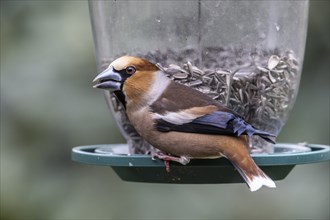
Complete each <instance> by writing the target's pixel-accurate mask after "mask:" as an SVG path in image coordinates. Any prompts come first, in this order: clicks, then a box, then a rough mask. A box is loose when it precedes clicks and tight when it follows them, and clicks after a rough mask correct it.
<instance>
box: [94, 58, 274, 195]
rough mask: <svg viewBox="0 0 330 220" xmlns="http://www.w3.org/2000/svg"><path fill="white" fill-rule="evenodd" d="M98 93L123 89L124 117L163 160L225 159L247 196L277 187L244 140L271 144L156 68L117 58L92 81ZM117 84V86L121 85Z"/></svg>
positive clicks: (234, 116)
mask: <svg viewBox="0 0 330 220" xmlns="http://www.w3.org/2000/svg"><path fill="white" fill-rule="evenodd" d="M94 82H96V83H97V84H96V85H95V86H94V87H96V88H103V89H109V90H112V91H117V90H122V92H123V94H124V96H125V99H126V113H127V116H128V118H129V120H130V122H131V123H132V125H133V126H134V128H135V129H136V131H137V132H138V133H139V134H140V135H141V136H142V137H143V138H144V139H145V140H147V141H148V142H149V143H150V144H151V145H153V146H154V147H156V148H158V149H160V150H161V151H163V152H166V153H169V154H170V156H168V155H165V156H164V155H156V156H158V157H159V158H161V159H164V160H167V161H168V160H170V161H176V162H179V163H182V164H187V163H189V161H190V159H194V158H205V159H206V158H218V157H221V156H224V157H226V158H228V159H229V160H230V161H231V162H232V164H233V165H234V166H235V167H236V168H237V170H238V171H239V172H240V174H241V175H242V177H243V178H244V179H245V181H246V183H247V184H248V185H249V187H250V190H251V191H255V190H258V189H259V188H260V187H262V186H263V185H265V186H268V187H272V188H273V187H275V183H274V182H273V181H272V180H271V179H270V178H269V177H268V176H267V175H266V174H264V172H263V171H262V170H261V169H260V168H259V167H258V166H257V165H256V164H255V163H254V161H253V159H252V158H251V156H250V152H249V147H248V141H247V140H248V138H247V137H248V136H251V135H259V136H261V137H262V138H264V139H265V140H268V141H270V142H272V139H271V138H272V137H273V136H272V135H271V134H269V133H267V132H264V131H260V130H257V129H255V128H253V127H252V126H251V125H249V124H248V123H246V122H245V121H244V120H243V119H241V118H240V117H239V115H238V114H236V113H235V112H233V111H231V110H230V109H228V108H227V107H225V106H223V105H221V104H220V103H218V102H216V101H214V100H213V99H211V98H210V97H208V96H207V95H205V94H203V93H201V92H199V91H197V90H194V89H192V88H190V87H187V86H184V85H181V84H178V83H176V82H173V81H171V80H170V79H169V78H167V77H166V76H165V75H164V73H162V72H161V71H160V70H159V69H158V68H157V67H156V66H155V65H154V64H152V63H150V62H149V61H146V60H143V59H140V58H136V57H128V56H125V57H121V58H119V59H117V60H115V61H114V62H113V63H111V64H110V66H109V68H108V69H107V70H106V71H105V72H103V73H101V74H100V75H99V76H97V77H96V78H95V80H94ZM119 85H121V86H119Z"/></svg>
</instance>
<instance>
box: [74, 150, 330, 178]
mask: <svg viewBox="0 0 330 220" xmlns="http://www.w3.org/2000/svg"><path fill="white" fill-rule="evenodd" d="M252 157H253V159H254V161H255V162H256V163H257V164H258V165H259V167H260V168H261V169H262V170H263V171H264V172H265V173H267V175H268V176H269V177H271V178H272V179H273V180H282V179H284V178H285V177H286V176H287V175H288V174H289V173H290V171H291V170H292V169H293V168H294V166H295V165H299V164H309V163H318V162H323V161H329V157H330V148H329V146H324V145H317V144H308V145H305V146H301V145H295V144H276V145H275V152H274V153H272V154H252ZM72 160H74V161H77V162H81V163H86V164H94V165H100V166H110V167H112V168H113V169H114V171H115V172H116V173H117V174H118V176H119V177H120V178H121V179H122V180H125V181H133V182H149V183H192V184H194V183H195V184H201V183H243V182H244V180H243V178H242V177H241V176H240V175H239V173H238V172H237V170H235V168H234V167H233V166H232V164H231V163H230V162H229V161H228V160H227V159H225V158H219V159H209V160H208V159H194V160H191V162H190V163H189V164H188V165H185V166H184V165H181V164H178V163H175V162H171V165H170V166H171V171H170V172H169V173H168V172H166V170H165V166H164V162H163V161H162V160H159V159H155V160H152V159H151V156H150V155H140V154H132V155H130V154H128V146H127V145H126V144H110V145H91V146H79V147H74V148H73V149H72Z"/></svg>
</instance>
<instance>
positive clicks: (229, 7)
mask: <svg viewBox="0 0 330 220" xmlns="http://www.w3.org/2000/svg"><path fill="white" fill-rule="evenodd" d="M89 8H90V15H91V22H92V28H93V36H94V43H95V50H96V59H97V67H98V72H101V71H102V70H104V69H106V68H107V67H108V65H109V64H110V63H111V62H112V61H113V60H114V59H116V58H118V57H120V56H122V55H132V56H138V57H141V58H145V59H147V60H149V61H151V62H153V63H155V64H156V65H157V66H158V67H159V69H161V70H162V71H163V72H165V73H166V74H167V76H168V77H169V78H170V79H172V80H174V81H176V82H179V83H182V84H184V85H186V86H189V87H192V88H194V89H196V90H199V91H201V92H203V93H205V94H207V95H208V96H210V97H212V98H213V99H214V100H216V101H218V102H220V103H222V104H224V105H226V106H228V107H229V108H231V109H233V110H234V111H235V112H237V113H238V114H240V115H241V116H242V117H243V118H244V120H246V121H247V122H249V123H250V124H252V125H253V126H254V127H256V128H258V129H261V130H264V131H267V132H269V133H272V134H275V135H278V134H279V133H280V131H281V129H282V127H283V126H284V125H285V123H286V121H287V119H288V117H289V113H290V111H291V109H292V107H293V105H294V102H295V99H296V97H297V93H298V88H299V81H300V76H301V68H302V63H303V57H304V49H305V40H306V32H307V19H308V1H276V0H274V1H202V0H199V1H197V0H196V1H166V0H164V1H89ZM92 77H93V76H91V78H92ZM105 97H106V101H107V104H108V106H109V108H110V110H111V114H112V115H113V116H114V118H115V120H116V122H117V125H118V128H119V129H120V131H121V133H122V135H123V136H124V137H125V139H126V140H127V144H114V145H102V146H100V145H96V146H81V147H76V148H74V149H73V152H72V157H73V160H75V161H79V162H83V163H90V164H96V165H104V166H111V167H112V168H113V169H114V170H115V171H116V172H117V173H118V175H119V176H120V177H121V178H122V179H124V180H128V181H141V182H165V183H232V182H243V179H242V178H241V177H240V175H239V174H238V173H237V171H235V169H234V168H233V166H232V165H231V164H230V162H229V161H227V160H226V159H224V158H220V159H215V160H192V162H191V163H189V164H188V165H186V166H182V165H180V164H175V163H173V165H172V167H173V168H171V172H170V173H166V171H165V168H164V164H163V163H162V161H160V160H157V159H156V160H152V159H151V157H150V155H148V154H147V153H148V152H149V151H150V149H151V147H152V146H150V145H149V144H148V143H147V142H146V141H144V140H143V139H142V138H141V137H140V136H139V135H138V134H137V132H136V131H135V129H134V128H133V126H132V125H131V124H130V122H129V120H128V118H127V116H126V113H125V108H124V105H123V103H124V97H122V95H121V94H119V93H111V92H105ZM250 146H251V148H252V157H253V158H254V160H255V161H256V163H257V164H258V165H259V166H260V167H261V168H262V169H263V170H264V171H265V172H266V173H267V174H268V175H269V176H270V177H271V178H272V179H274V180H280V179H283V178H285V176H286V175H287V174H288V173H289V172H290V171H291V170H292V168H293V167H294V166H295V165H297V164H302V163H313V162H320V161H327V160H329V147H327V146H322V145H313V144H311V145H298V144H276V145H271V144H268V143H266V142H265V141H263V140H261V139H259V138H257V137H256V138H254V137H253V138H251V140H250ZM215 173H216V174H217V175H214V174H215Z"/></svg>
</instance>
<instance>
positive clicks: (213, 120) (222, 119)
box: [156, 111, 275, 143]
mask: <svg viewBox="0 0 330 220" xmlns="http://www.w3.org/2000/svg"><path fill="white" fill-rule="evenodd" d="M156 128H157V129H158V130H159V131H163V132H168V131H179V132H190V133H201V134H219V135H232V136H240V135H243V134H244V135H248V136H252V135H259V136H260V137H262V138H263V139H265V140H266V141H268V142H271V143H275V142H274V141H273V140H272V139H271V137H275V136H274V135H272V134H270V133H268V132H265V131H261V130H258V129H255V128H254V127H253V126H252V125H250V124H248V123H247V122H245V121H244V120H243V119H242V118H240V117H238V116H236V115H234V114H232V113H230V112H223V111H214V112H212V113H210V114H207V115H204V116H201V117H199V118H196V119H194V120H193V121H191V122H189V123H186V124H180V125H176V124H172V123H170V122H167V121H164V120H157V123H156Z"/></svg>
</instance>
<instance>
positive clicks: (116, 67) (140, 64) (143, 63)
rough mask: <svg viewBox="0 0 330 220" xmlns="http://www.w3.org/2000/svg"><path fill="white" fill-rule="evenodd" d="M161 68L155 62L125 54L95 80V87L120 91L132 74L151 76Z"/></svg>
mask: <svg viewBox="0 0 330 220" xmlns="http://www.w3.org/2000/svg"><path fill="white" fill-rule="evenodd" d="M158 70H159V69H158V67H157V66H156V65H154V64H153V63H151V62H149V61H147V60H144V59H142V58H138V57H132V56H123V57H120V58H118V59H116V60H114V61H113V62H112V63H111V64H110V65H109V67H108V68H107V69H106V70H104V71H103V72H101V73H100V74H99V75H97V76H96V77H95V79H94V80H93V83H94V86H93V87H94V88H99V89H105V90H110V91H112V92H115V91H120V90H122V89H123V85H124V83H125V82H126V80H127V79H128V78H130V77H132V76H134V77H138V78H140V77H145V78H151V77H150V76H148V75H150V74H152V73H154V72H157V71H158Z"/></svg>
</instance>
